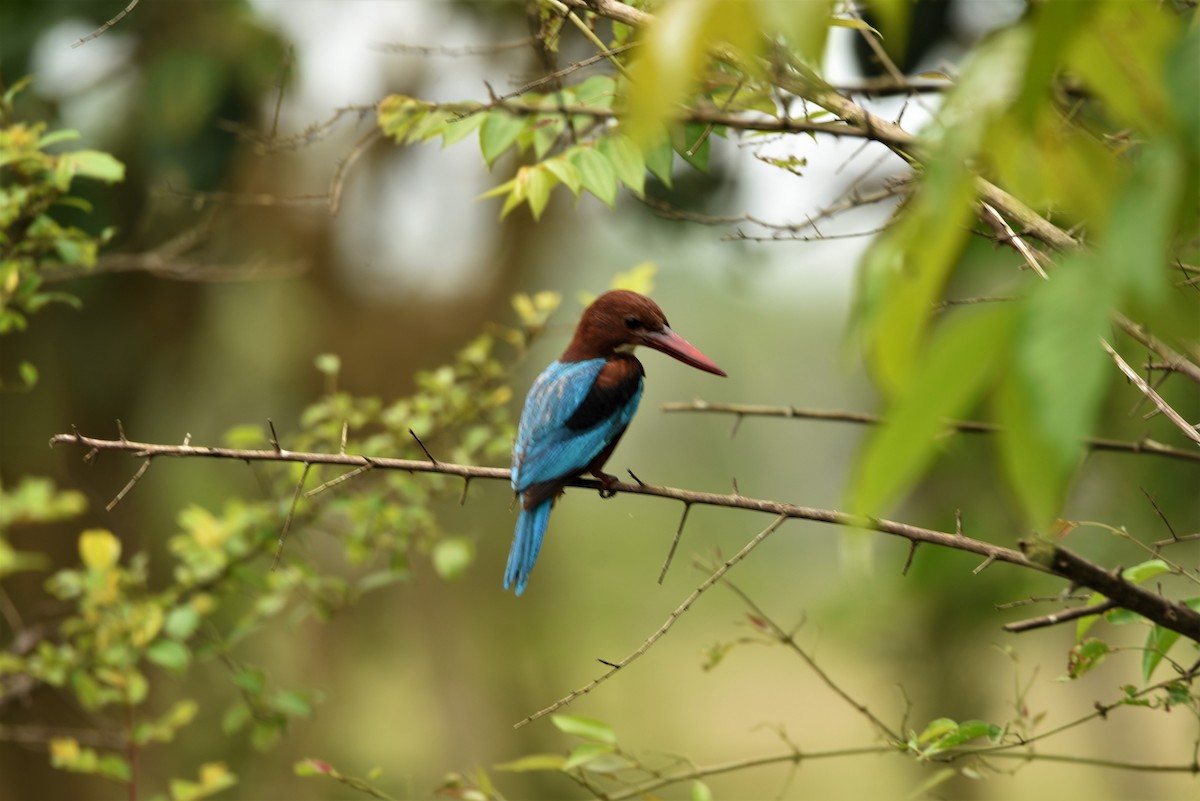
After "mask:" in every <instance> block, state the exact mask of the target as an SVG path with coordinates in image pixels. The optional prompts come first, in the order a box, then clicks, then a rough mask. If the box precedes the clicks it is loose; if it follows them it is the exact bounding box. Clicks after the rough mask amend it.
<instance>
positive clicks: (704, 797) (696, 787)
mask: <svg viewBox="0 0 1200 801" xmlns="http://www.w3.org/2000/svg"><path fill="white" fill-rule="evenodd" d="M691 795H692V801H713V794H712V790H710V789H709V788H708V785H707V784H705V783H704V782H702V781H700V780H699V779H693V780H692V794H691Z"/></svg>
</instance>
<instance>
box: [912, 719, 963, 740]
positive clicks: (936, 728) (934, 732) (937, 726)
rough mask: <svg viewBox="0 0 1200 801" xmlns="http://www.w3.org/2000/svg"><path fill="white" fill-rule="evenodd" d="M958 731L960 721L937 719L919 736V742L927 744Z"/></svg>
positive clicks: (930, 722)
mask: <svg viewBox="0 0 1200 801" xmlns="http://www.w3.org/2000/svg"><path fill="white" fill-rule="evenodd" d="M957 730H958V721H956V720H953V719H951V718H936V719H934V720H931V721H929V724H928V725H926V726H925V730H924V731H922V732H921V734H920V735H918V737H917V742H918V743H927V742H929V741H931V740H935V739H937V738H938V737H944V736H945V735H947V734H949V733H950V732H953V731H957Z"/></svg>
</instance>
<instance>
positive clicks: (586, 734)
mask: <svg viewBox="0 0 1200 801" xmlns="http://www.w3.org/2000/svg"><path fill="white" fill-rule="evenodd" d="M550 720H551V721H552V722H553V723H554V726H555V727H556V728H557V729H558V730H559V731H561V732H563V733H564V734H574V735H575V736H577V737H582V738H584V739H585V740H592V741H593V742H597V743H607V744H609V745H616V742H617V734H616V732H614V731H613V730H612V728H611V727H610V726H609V725H608V724H607V723H601V722H600V721H598V720H596V719H595V718H587V717H583V716H582V715H551V716H550Z"/></svg>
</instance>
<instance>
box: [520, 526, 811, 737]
mask: <svg viewBox="0 0 1200 801" xmlns="http://www.w3.org/2000/svg"><path fill="white" fill-rule="evenodd" d="M787 519H788V518H787V515H782V514H781V515H779V516H778V517H776V518H775V519H774V520H773V521H772V522H771V525H769V526H767V527H766V528H764V529H763V530H762V531H760V532H758V534H756V535H754V538H753V539H751V540H750V541H749V542H748V543H746V544H745V545H744V546H742V549H741V550H740V551H738V552H737V553H735V554H734V555H733V556H731V557H730V558H729V559H728V560H727V561H726V562H725V563H724V564H722V565H721V566H720V567H719V568H717V569H716V571H714V572H713V574H712V575H711V576H709V577H708V578H707V579H705V580H704V582H703V583H702V584H701V585H700V586H699V587H697V588H696V589H695V590H693V591H692V594H691V595H689V596H688V597H687V598H684V599H683V603H681V604H680V605H679V606H677V607H675V611H673V612H671V614H670V615H668V616H667V620H666V622H664V623H663V624H662V625H661V626H659V627H658V630H657V631H655V632H654V633H653V634H651V635H650V636H649V637H647V638H646V639H645V641H644V642H643V643H642V644H641V645H640V646H638V648H637V650H635V651H634V652H633V653H631V654H629V656H627V657H625V658H624V659H622V660H621V661H620V662H616V663H613V662H606V663H605V664H607V665H609V666H610V667H609V669H608V670H607V671H606V672H604V673H603V674H601V675H600V676H597V677H596V678H594V679H592V680H591V681H590V682H588V683H587V684H585V685H583V686H582V687H580V688H579V689H577V690H572V691H571V692H569V693H567V694H566V695H564V696H563V697H562V698H560V699H558V700H557V701H555V702H554V703H553V704H551V705H550V706H548V707H546V708H544V709H541V710H538V711H537V712H534V713H533V714H532V715H530V716H529V717H527V718H524V719H523V720H520V721H517V723H516V724H514V726H513V728H515V729H519V728H521V727H522V726H524V725H526V724H529V723H532V722H533V721H535V720H537V719H538V718H540V717H543V716H545V715H548V714H550V713H551V712H554V711H555V710H557V709H561V708H562V707H564V706H566V705H567V704H569V703H571V702H572V701H574V700H575V699H576V698H578V697H579V696H581V695H586V694H587V693H590V692H591V691H592V690H594V689H596V687H597V686H598V685H600V684H602V683H604V682H605V681H607V680H608V679H609V678H611V677H612V675H613V674H614V673H616V672H617V671H618V670H620V669H621V668H623V667H626V666H627V665H629V664H630V663H631V662H633V661H634V660H636V659H638V658H639V657H641V656H642V655H643V654H645V653H646V651H648V650H650V647H651V646H652V645H654V643H656V642H658V641H659V640H660V639H662V637H663V635H665V634H666V633H667V632H668V631H670V630H671V627H672V626H674V625H675V621H677V620H679V618H680V617H681V616H682V615H683V613H684V612H686V611H687V610H688V609H690V608H691V606H692V604H693V603H695V602H696V599H697V598H699V597H700V596H701V595H703V594H704V592H705V591H706V590H708V589H709V588H710V587H712V586H713V585H714V584H716V583H717V582H718V581H720V580H721V577H722V576H724V575H725V574H726V573H728V572H729V569H730V568H732V567H733V566H734V565H736V564H737V563H738V562H740V561H742V560H743V559H745V558H746V556H748V555H749V554H750V552H751V551H753V550H754V549H755V548H756V547H758V545H759V543H761V542H762V541H763V540H765V539H766V538H767V537H768V536H770V535H771V533H772V532H774V531H775V530H776V529H777V528H779V527H780V526H782V525H783V524H784V522H785V521H786V520H787Z"/></svg>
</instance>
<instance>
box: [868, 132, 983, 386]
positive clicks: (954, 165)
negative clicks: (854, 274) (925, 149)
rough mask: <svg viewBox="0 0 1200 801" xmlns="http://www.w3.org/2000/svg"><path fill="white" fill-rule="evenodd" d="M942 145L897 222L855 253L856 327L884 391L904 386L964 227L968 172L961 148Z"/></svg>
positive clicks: (956, 254)
mask: <svg viewBox="0 0 1200 801" xmlns="http://www.w3.org/2000/svg"><path fill="white" fill-rule="evenodd" d="M943 150H944V154H943V156H942V157H940V158H938V159H937V160H935V161H934V162H933V163H932V164H930V166H929V168H928V169H927V171H926V173H925V177H924V179H923V181H922V182H921V185H920V187H919V188H918V189H917V190H916V194H915V195H914V196H913V197H912V199H911V200H910V201H909V202H908V204H907V206H906V207H905V208H904V210H903V211H902V212H901V213H900V217H899V220H898V222H897V223H896V224H894V225H892V226H891V227H890V228H889V229H888V230H887V231H886V232H884V233H883V234H882V235H881V236H879V237H877V238H876V239H875V240H874V241H873V242H872V243H871V246H870V247H869V248H868V249H867V252H866V254H864V256H863V259H862V268H861V270H860V273H859V290H858V298H857V301H856V303H857V309H856V311H855V318H856V319H855V327H856V328H857V329H858V330H859V331H860V333H861V334H862V336H863V339H864V345H865V347H866V355H867V365H868V366H869V367H870V369H871V374H872V376H873V377H874V379H875V381H876V383H877V384H878V385H879V387H880V389H881V390H883V392H884V394H885V395H886V396H893V395H896V394H898V393H900V392H901V391H902V390H903V389H904V388H905V387H906V386H908V382H909V381H910V380H911V378H912V372H913V369H914V366H915V365H916V363H917V361H918V355H919V354H920V352H921V347H922V342H923V339H924V337H925V331H926V328H927V327H928V325H929V319H930V317H931V315H932V309H933V308H934V305H935V302H936V300H937V299H938V298H939V297H940V296H941V293H942V288H943V287H944V286H945V284H946V281H947V280H948V278H949V276H950V273H951V270H952V269H953V267H954V265H955V264H957V262H958V260H959V256H960V254H961V253H962V250H963V247H964V245H965V244H966V240H967V236H968V235H969V230H970V226H971V220H972V215H973V213H974V212H973V211H972V200H973V197H974V189H973V183H972V177H971V173H970V172H969V171H968V170H965V169H963V166H962V163H961V162H962V156H961V152H962V151H961V148H954V147H949V148H944V149H943Z"/></svg>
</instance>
